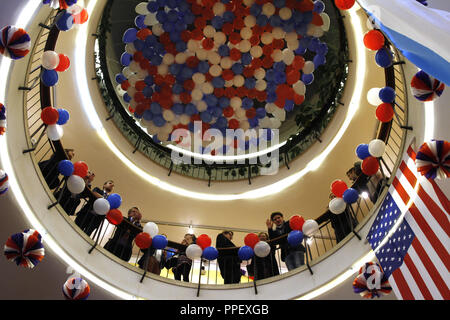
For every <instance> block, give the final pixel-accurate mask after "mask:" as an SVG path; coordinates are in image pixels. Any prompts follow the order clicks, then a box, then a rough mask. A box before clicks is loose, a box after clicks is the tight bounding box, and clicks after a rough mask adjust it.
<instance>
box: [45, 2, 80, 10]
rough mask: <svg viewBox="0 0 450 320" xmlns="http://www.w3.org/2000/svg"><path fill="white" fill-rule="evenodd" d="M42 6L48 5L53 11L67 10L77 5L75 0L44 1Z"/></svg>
mask: <svg viewBox="0 0 450 320" xmlns="http://www.w3.org/2000/svg"><path fill="white" fill-rule="evenodd" d="M42 3H43V4H48V5H49V6H50V7H52V8H53V9H67V8H68V7H70V6H72V5H74V4H75V3H77V0H44V1H43V2H42Z"/></svg>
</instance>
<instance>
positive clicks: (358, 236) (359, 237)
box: [344, 205, 361, 240]
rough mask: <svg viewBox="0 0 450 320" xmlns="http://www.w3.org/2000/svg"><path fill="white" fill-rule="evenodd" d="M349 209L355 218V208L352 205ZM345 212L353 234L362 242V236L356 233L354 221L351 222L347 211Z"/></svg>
mask: <svg viewBox="0 0 450 320" xmlns="http://www.w3.org/2000/svg"><path fill="white" fill-rule="evenodd" d="M348 207H349V208H350V210H351V211H352V214H353V216H355V211H353V207H352V206H351V205H350V206H348ZM344 212H345V217H346V218H347V221H348V223H349V224H350V228H351V230H352V232H353V234H354V235H355V236H356V237H357V238H358V240H361V236H360V235H359V234H358V233H357V232H356V231H355V228H354V227H353V223H352V221H351V220H350V217H349V216H348V214H347V210H346V211H344Z"/></svg>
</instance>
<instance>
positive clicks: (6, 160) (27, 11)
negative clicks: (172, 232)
mask: <svg viewBox="0 0 450 320" xmlns="http://www.w3.org/2000/svg"><path fill="white" fill-rule="evenodd" d="M95 4H96V1H91V2H90V4H89V6H88V12H89V14H91V13H92V11H93V9H94V8H95ZM39 5H40V3H38V2H34V3H33V2H29V3H28V4H27V5H26V6H24V8H23V10H22V12H21V14H20V16H19V18H18V20H17V23H16V25H18V26H20V27H26V25H27V24H28V23H29V22H30V21H31V19H32V17H33V15H34V13H35V12H36V10H37V9H38V8H39ZM349 14H350V17H351V18H352V20H355V22H359V20H358V17H357V14H356V11H355V9H352V10H350V11H349ZM356 26H358V28H357V27H356ZM354 27H355V30H356V31H358V32H357V33H358V34H359V35H362V30H361V28H360V27H359V24H357V23H356V24H354ZM84 32H85V34H84V35H85V36H87V34H86V30H85V31H84ZM80 34H81V32H80ZM358 53H361V51H358ZM363 57H364V56H363V55H362V56H361V57H359V58H363ZM364 60H365V59H364ZM358 61H360V59H358ZM364 62H365V61H364ZM10 68H11V62H10V61H6V60H5V59H3V60H2V61H1V63H0V75H2V76H0V88H4V90H0V100H1V101H5V95H6V88H7V87H8V86H7V84H8V75H9V71H10ZM358 70H360V69H358ZM85 80H87V79H85ZM79 83H82V82H81V81H80V82H79ZM86 83H87V82H86ZM85 89H87V88H85ZM85 92H87V91H85ZM360 95H361V93H360ZM359 99H360V97H359ZM359 99H358V100H359ZM89 100H90V99H89ZM90 103H91V105H90V107H91V109H90V110H95V109H94V108H93V105H92V101H91V100H90ZM353 104H354V101H353ZM428 104H429V105H431V104H432V103H428ZM433 106H434V104H433ZM354 108H355V107H354ZM426 110H427V111H426V124H425V132H426V136H432V134H433V132H434V128H433V124H434V117H433V112H432V110H430V108H426ZM90 121H91V123H95V121H97V123H96V124H100V126H99V127H97V130H98V134H99V135H100V136H102V135H103V134H106V133H103V132H102V130H101V129H103V128H102V126H101V122H100V120H99V118H98V116H97V115H95V116H94V117H93V119H90ZM348 121H350V120H348ZM347 125H348V124H347ZM341 135H342V134H341ZM106 137H107V135H106ZM0 151H1V154H2V158H1V161H2V165H3V167H4V169H5V170H6V171H7V172H8V173H9V180H10V186H11V190H12V193H13V194H14V197H15V199H16V201H17V203H18V205H19V206H20V208H21V209H22V211H23V212H24V213H25V215H26V217H27V219H28V220H29V221H30V224H31V225H32V226H33V228H35V229H36V230H38V231H39V232H40V233H41V234H42V235H43V238H44V239H45V242H46V244H47V246H48V247H49V248H51V249H52V250H53V251H54V252H55V253H56V254H57V255H58V256H60V257H61V258H62V259H63V260H64V261H65V262H66V263H68V264H69V265H70V266H72V267H74V268H75V269H76V270H78V271H79V272H80V273H81V274H83V275H85V276H86V278H88V279H90V280H92V282H94V283H96V284H97V285H99V286H100V287H102V288H103V289H105V290H107V291H109V292H111V293H113V294H115V295H117V296H118V297H120V298H122V299H136V297H135V296H132V295H130V294H128V293H125V292H123V291H122V290H119V289H117V288H115V287H113V286H111V285H109V284H108V283H106V282H104V281H102V280H101V279H99V278H97V277H96V276H95V275H93V274H92V273H90V272H88V271H87V270H86V269H85V268H83V267H82V266H81V265H79V264H78V263H77V262H76V261H75V260H73V259H72V258H71V257H70V256H69V255H67V254H66V253H65V251H64V250H62V249H61V248H60V247H59V245H58V244H57V242H56V241H55V240H54V239H52V238H51V237H50V236H48V234H47V232H46V230H45V228H44V227H43V226H42V225H41V224H40V222H39V220H37V218H36V216H35V215H34V213H33V211H32V210H31V208H30V207H29V205H28V203H27V200H26V198H25V196H24V194H23V192H22V190H21V187H20V185H19V184H18V181H17V179H16V176H15V171H14V167H13V164H12V159H11V157H10V155H9V152H8V148H7V144H6V141H5V140H3V138H0ZM329 151H330V150H329ZM329 151H328V152H329ZM319 164H320V163H319ZM399 221H401V219H399ZM394 229H396V227H394V228H392V230H394ZM388 238H389V237H386V238H385V239H386V241H387V239H388ZM382 245H384V242H383V243H380V246H379V247H381V246H382ZM373 258H374V253H373V252H372V251H371V252H370V253H368V254H367V255H366V256H364V257H363V258H361V259H360V260H359V261H357V262H356V263H355V264H354V265H353V266H352V268H350V270H348V271H346V272H344V273H343V274H342V275H340V276H339V277H337V278H335V279H334V280H332V281H330V282H328V283H327V284H325V285H324V286H321V287H320V288H317V289H315V290H313V291H312V292H310V293H308V294H306V295H303V296H301V297H300V298H298V299H312V298H314V297H317V296H319V295H321V294H323V293H325V292H326V291H328V290H331V289H332V288H334V287H335V286H337V285H339V284H340V283H342V282H343V281H345V280H346V279H348V278H349V277H350V276H351V275H352V274H353V273H354V272H355V270H357V269H358V268H359V267H360V266H361V265H362V264H363V263H364V262H365V261H368V260H371V259H373Z"/></svg>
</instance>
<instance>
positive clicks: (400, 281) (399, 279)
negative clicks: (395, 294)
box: [392, 269, 414, 300]
mask: <svg viewBox="0 0 450 320" xmlns="http://www.w3.org/2000/svg"><path fill="white" fill-rule="evenodd" d="M392 277H394V279H395V282H396V283H397V287H398V289H399V291H400V293H401V297H402V299H403V300H414V296H413V294H412V292H411V289H409V286H408V283H407V282H406V280H405V278H404V277H403V274H402V272H401V271H400V269H397V270H395V271H394V272H393V273H392Z"/></svg>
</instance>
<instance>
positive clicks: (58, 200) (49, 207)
mask: <svg viewBox="0 0 450 320" xmlns="http://www.w3.org/2000/svg"><path fill="white" fill-rule="evenodd" d="M67 179H68V178H67V177H64V179H63V181H64V186H63V187H62V188H61V189H60V190H59V192H60V194H59V196H58V199H56V202H54V203H52V204H51V205H49V206H48V207H47V209H48V210H50V209H51V208H53V207H54V206H56V205H57V204H58V203H60V202H61V198H62V195H63V193H64V191H65V190H66V188H67ZM60 185H61V183H60ZM58 187H59V186H58ZM56 192H58V189H56V191H55V193H56Z"/></svg>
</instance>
